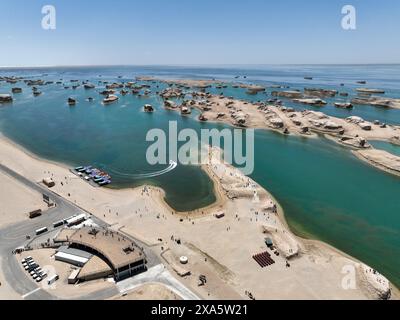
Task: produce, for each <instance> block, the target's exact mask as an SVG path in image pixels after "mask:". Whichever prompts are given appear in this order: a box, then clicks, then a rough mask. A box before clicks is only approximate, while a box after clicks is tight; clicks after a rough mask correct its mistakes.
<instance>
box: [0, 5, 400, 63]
mask: <svg viewBox="0 0 400 320" xmlns="http://www.w3.org/2000/svg"><path fill="white" fill-rule="evenodd" d="M47 4H50V5H54V6H55V8H56V10H57V11H56V12H57V29H56V30H54V31H48V30H43V29H42V28H41V20H42V17H43V15H42V14H41V9H42V6H44V5H47ZM346 4H351V5H353V6H355V8H356V9H357V29H356V30H352V31H346V30H343V29H342V28H341V19H342V17H343V15H342V14H341V9H342V7H343V6H344V5H346ZM399 35H400V1H398V0H385V1H380V0H344V1H342V0H304V1H300V0H279V1H278V0H276V1H270V0H247V1H245V0H242V1H239V0H201V1H195V0H146V1H137V0H114V1H109V0H108V1H104V0H97V1H93V0H46V1H41V0H1V1H0V39H1V50H0V66H38V65H87V64H89V65H100V64H107V65H123V64H135V65H140V64H169V65H177V64H191V65H194V64H195V65H200V64H320V63H337V64H341V63H400V41H399Z"/></svg>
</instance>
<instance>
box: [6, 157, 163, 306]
mask: <svg viewBox="0 0 400 320" xmlns="http://www.w3.org/2000/svg"><path fill="white" fill-rule="evenodd" d="M0 171H2V172H4V173H5V174H7V175H9V176H11V177H13V178H15V179H16V180H18V181H19V182H20V183H22V184H24V185H25V186H27V187H29V188H31V189H33V190H35V191H37V192H39V193H41V194H46V195H48V196H49V197H50V199H51V200H52V201H53V202H54V203H55V204H56V206H55V207H54V208H51V209H49V210H48V211H46V212H45V213H43V214H42V215H41V216H40V217H38V218H35V219H32V220H28V221H23V222H19V223H16V224H14V225H11V226H8V227H5V228H3V229H0V256H1V257H2V261H1V262H2V265H1V268H2V270H3V273H4V276H5V277H6V279H7V282H8V283H9V284H10V285H11V286H12V287H13V289H14V290H15V291H16V292H17V293H19V294H20V295H21V296H22V297H23V298H24V299H40V300H41V299H57V297H54V296H52V295H51V294H50V293H49V292H47V291H45V290H42V289H40V286H38V285H37V284H36V283H35V282H33V281H32V280H31V279H30V278H29V277H28V276H27V273H26V272H24V270H23V269H22V268H21V266H20V265H19V264H20V261H18V260H17V259H16V257H15V255H13V254H12V251H13V250H14V249H16V248H18V247H20V246H22V245H24V244H25V243H26V242H27V240H26V236H27V235H30V236H34V235H35V231H36V230H38V229H39V228H42V227H48V228H49V230H50V231H51V230H52V229H53V228H52V225H53V223H54V222H57V221H60V220H63V219H65V218H68V217H70V216H72V215H75V214H81V213H86V214H88V212H85V211H84V210H82V209H81V208H79V207H77V206H76V205H74V204H73V203H71V202H69V201H67V200H66V199H64V198H62V197H61V196H59V195H57V194H55V193H53V192H52V191H50V190H49V189H47V188H46V187H44V186H41V185H39V184H37V183H35V182H32V181H30V180H29V179H27V178H25V177H23V176H21V175H20V174H18V173H16V172H15V171H13V170H11V169H9V168H8V167H6V166H4V165H2V164H0ZM91 218H92V220H94V222H95V223H96V224H98V225H100V226H108V225H107V224H106V223H105V222H104V221H102V220H100V219H98V218H96V217H93V216H91ZM133 241H135V242H138V244H139V245H140V246H142V247H143V248H144V250H145V252H146V254H147V255H148V257H149V258H150V259H149V260H150V264H149V267H151V266H153V265H155V264H157V263H159V260H158V257H157V256H156V255H155V254H154V253H153V252H152V250H151V249H150V248H148V247H147V246H146V245H145V244H143V243H140V242H139V241H137V240H136V239H133ZM116 294H118V290H117V288H116V287H114V288H109V289H105V290H102V291H97V292H95V293H92V294H89V295H87V296H84V297H81V299H96V300H101V299H106V298H109V297H112V296H114V295H116Z"/></svg>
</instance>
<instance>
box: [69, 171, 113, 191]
mask: <svg viewBox="0 0 400 320" xmlns="http://www.w3.org/2000/svg"><path fill="white" fill-rule="evenodd" d="M70 171H71V172H72V173H73V174H75V175H76V176H77V177H79V178H81V179H83V180H85V181H86V182H87V183H89V184H90V185H91V186H93V187H104V186H107V185H109V184H111V176H110V175H109V174H108V173H107V172H104V171H102V170H100V169H98V168H94V167H92V166H79V167H76V168H73V169H70Z"/></svg>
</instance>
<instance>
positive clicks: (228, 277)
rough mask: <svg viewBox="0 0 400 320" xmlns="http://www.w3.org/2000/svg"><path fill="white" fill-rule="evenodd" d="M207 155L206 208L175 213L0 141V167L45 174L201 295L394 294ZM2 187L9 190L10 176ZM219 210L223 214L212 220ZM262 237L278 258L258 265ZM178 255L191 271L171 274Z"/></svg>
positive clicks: (155, 194)
mask: <svg viewBox="0 0 400 320" xmlns="http://www.w3.org/2000/svg"><path fill="white" fill-rule="evenodd" d="M209 152H210V153H209V159H210V162H209V163H208V164H207V165H205V166H204V168H203V170H205V172H206V173H207V174H208V175H209V176H210V177H211V178H212V180H213V182H214V185H215V190H216V193H217V194H218V196H217V199H218V200H217V202H216V203H215V204H213V205H211V206H210V207H208V208H205V209H200V210H196V212H194V213H190V212H185V213H183V212H176V211H175V210H173V209H172V208H171V207H169V206H168V205H166V203H165V201H164V196H165V194H164V192H163V190H161V189H159V188H155V187H151V186H142V187H139V188H135V189H125V190H111V189H105V188H93V187H92V186H90V185H89V184H87V183H85V182H84V181H83V180H82V179H77V178H76V176H75V175H73V174H72V173H71V172H70V171H69V170H68V167H67V166H64V165H60V164H58V163H53V162H49V161H46V160H43V159H40V158H38V157H35V156H33V155H31V154H29V153H27V152H25V151H24V150H23V149H22V148H20V147H18V146H17V145H15V144H14V143H11V142H10V141H9V140H7V139H6V138H4V137H2V138H1V139H0V158H1V164H2V165H4V166H7V167H9V168H11V169H12V170H14V171H16V172H18V173H19V174H21V175H23V176H25V177H27V178H29V179H30V180H32V181H37V182H40V181H41V180H42V179H43V178H44V177H52V179H53V180H54V181H55V182H56V185H55V187H54V188H53V189H52V191H53V192H55V193H56V194H58V195H60V196H62V197H63V198H66V199H68V200H69V201H71V202H72V203H74V204H76V205H77V206H79V207H82V208H84V209H85V210H87V211H88V212H90V213H92V214H93V215H94V216H98V217H101V218H102V219H104V220H105V221H106V222H107V223H109V224H110V225H112V228H113V229H115V230H120V231H123V232H125V233H127V234H130V235H132V236H134V237H135V238H137V239H139V240H141V241H143V242H145V243H146V244H148V245H150V246H152V248H153V249H154V251H155V252H157V254H158V255H160V257H162V259H163V261H164V262H165V265H166V266H167V268H168V269H170V270H171V273H173V274H174V275H175V277H177V278H178V279H179V281H182V283H184V284H185V285H186V286H187V287H189V288H190V289H191V290H193V292H195V293H196V294H198V295H199V296H200V297H202V298H204V299H237V298H240V299H248V298H249V294H251V296H252V297H254V298H256V299H381V298H387V297H388V294H389V291H390V292H391V298H392V299H398V297H399V295H398V290H397V289H396V288H395V287H393V286H392V285H390V283H389V282H388V281H387V280H386V278H384V277H383V276H381V275H379V274H378V273H377V272H375V271H373V270H372V269H371V268H369V267H367V266H366V265H364V264H363V263H361V262H359V261H357V260H355V259H354V258H351V257H349V256H347V255H345V254H343V253H342V252H340V251H338V250H336V249H333V248H332V247H330V246H328V245H326V244H324V243H321V242H319V241H311V240H304V239H301V238H298V237H296V236H295V235H294V234H293V233H292V232H291V231H290V230H289V229H288V227H287V224H286V222H285V219H284V212H283V210H282V208H281V207H280V205H279V203H277V202H276V200H275V199H274V198H273V197H272V196H271V195H270V194H269V193H268V191H267V190H265V189H263V188H262V187H260V186H259V185H258V184H257V183H256V182H255V181H253V180H251V179H250V178H248V177H245V176H243V175H242V174H241V172H240V171H239V170H238V169H235V168H234V167H232V166H230V165H227V164H226V163H223V162H222V161H221V160H220V151H219V150H218V149H211V150H209ZM9 184H10V188H13V187H14V186H13V184H14V182H13V181H12V180H10V181H9ZM15 185H17V183H15ZM4 200H5V201H4V205H3V206H4V209H5V210H6V212H11V211H8V208H12V206H13V203H14V198H13V197H9V198H8V199H4ZM221 212H222V213H223V214H224V215H223V217H222V218H217V217H216V215H218V214H219V213H221ZM7 214H8V213H7ZM7 214H6V215H7ZM10 215H11V214H10ZM8 219H11V218H10V217H9V218H8ZM15 219H16V220H15V221H23V220H24V219H26V218H24V217H22V216H21V217H18V218H15ZM2 221H6V222H7V221H11V220H2ZM6 222H2V223H6ZM1 227H4V225H1ZM266 237H269V238H271V239H272V241H273V243H274V246H275V247H276V249H275V251H277V252H279V256H277V255H274V253H273V251H271V252H270V254H271V255H272V258H273V260H274V261H275V263H274V264H273V265H271V266H269V267H267V268H260V266H259V265H258V264H257V263H256V261H254V260H253V259H252V256H253V255H255V254H258V253H261V252H262V251H265V250H266V249H265V243H264V239H265V238H266ZM160 239H161V241H160ZM177 239H179V240H180V241H179V244H178V242H177V241H176V240H177ZM267 250H269V249H267ZM183 255H184V256H187V257H188V259H189V263H188V264H187V265H185V266H184V267H183V268H184V269H186V270H190V271H191V276H187V277H180V276H179V275H178V273H177V270H178V271H179V272H180V273H181V272H182V267H181V266H180V265H179V257H181V256H183ZM288 265H289V266H288ZM346 270H347V271H346ZM348 270H354V271H355V276H356V278H355V279H356V287H355V288H351V289H349V288H347V289H344V288H346V284H345V283H344V282H343V281H344V280H343V279H344V277H345V276H346V272H348ZM200 274H206V275H207V279H208V284H207V285H206V286H204V287H198V286H197V276H198V275H200ZM345 279H346V278H345ZM1 282H2V286H1V291H3V292H4V290H7V294H12V292H8V291H9V290H10V289H9V288H8V287H7V286H4V285H3V283H4V280H3V281H1ZM11 291H12V290H11Z"/></svg>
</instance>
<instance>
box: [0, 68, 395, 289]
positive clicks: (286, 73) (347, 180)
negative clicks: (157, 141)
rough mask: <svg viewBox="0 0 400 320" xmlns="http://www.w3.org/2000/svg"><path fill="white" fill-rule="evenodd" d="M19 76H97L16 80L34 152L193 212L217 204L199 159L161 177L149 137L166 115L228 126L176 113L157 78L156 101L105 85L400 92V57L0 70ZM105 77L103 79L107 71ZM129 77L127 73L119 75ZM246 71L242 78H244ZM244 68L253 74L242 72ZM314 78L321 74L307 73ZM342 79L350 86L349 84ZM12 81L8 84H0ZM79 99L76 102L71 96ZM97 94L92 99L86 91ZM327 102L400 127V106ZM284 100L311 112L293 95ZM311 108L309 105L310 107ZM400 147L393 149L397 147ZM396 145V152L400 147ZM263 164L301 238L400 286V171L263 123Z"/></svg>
mask: <svg viewBox="0 0 400 320" xmlns="http://www.w3.org/2000/svg"><path fill="white" fill-rule="evenodd" d="M5 75H17V76H24V77H29V78H41V79H45V80H49V81H50V80H52V81H58V80H59V79H63V80H62V81H63V83H68V84H70V83H69V81H70V80H73V79H77V80H80V81H82V80H89V81H90V82H91V83H93V84H95V85H96V86H97V88H96V90H85V89H83V87H80V88H78V89H76V90H73V89H72V88H69V89H64V86H63V85H57V84H51V85H47V86H44V87H40V88H39V89H40V90H41V91H42V92H43V94H42V95H41V96H38V97H36V98H34V97H33V95H32V92H31V88H29V87H27V86H25V84H22V83H19V84H17V85H14V86H19V87H22V88H23V93H22V94H15V95H14V99H15V100H14V103H13V104H10V105H3V106H0V131H1V132H2V133H3V134H4V135H6V136H7V137H9V138H10V139H12V140H14V141H16V142H17V143H19V144H21V145H22V146H23V147H25V148H27V149H28V150H30V151H31V152H33V153H35V154H37V155H39V156H41V157H44V158H47V159H50V160H54V161H59V162H63V163H66V164H69V165H71V166H77V165H86V164H91V165H96V166H99V167H101V168H104V169H105V170H106V171H108V172H110V174H111V175H112V177H113V185H112V187H113V188H126V187H132V186H138V185H142V184H144V183H147V184H152V185H156V186H160V187H162V188H163V189H165V191H166V194H167V195H166V200H167V202H168V203H169V204H170V205H171V206H172V207H174V208H175V209H177V210H181V211H187V210H192V209H196V208H201V207H203V206H206V205H208V204H210V203H212V202H213V201H215V196H214V194H213V191H212V186H213V185H212V182H211V181H210V179H209V178H208V176H207V175H206V174H205V173H204V172H203V171H202V170H201V169H200V168H199V167H196V166H184V165H178V166H177V168H176V169H174V170H172V171H170V172H168V173H166V174H163V175H155V176H153V175H152V173H156V172H158V171H160V170H165V169H166V167H168V166H162V165H160V166H150V165H149V164H148V163H147V161H146V150H147V148H148V146H149V145H150V143H149V142H146V139H145V138H146V134H147V132H148V130H150V129H152V128H161V129H164V130H165V131H168V124H169V121H177V122H178V127H179V128H180V129H182V128H193V129H195V130H196V131H198V132H199V130H200V129H202V128H221V129H222V128H228V127H226V126H224V125H217V124H208V123H200V122H198V121H197V120H196V119H195V114H194V115H192V116H191V117H186V118H183V117H181V116H180V114H179V113H178V112H173V111H167V110H165V109H164V108H163V106H162V104H161V100H160V99H159V98H157V95H155V94H154V93H155V92H156V91H161V90H162V89H163V88H164V87H165V85H164V84H162V83H154V84H152V88H151V90H152V92H153V94H152V95H150V96H149V97H148V98H143V97H142V98H140V97H137V96H133V95H126V96H120V100H119V102H118V103H116V104H113V105H110V106H106V107H105V106H103V105H102V104H101V99H102V96H100V95H99V94H98V93H97V90H98V91H100V90H101V88H103V87H104V85H103V87H102V85H99V81H110V82H112V81H118V82H120V81H125V82H127V81H133V80H134V78H135V76H143V75H147V76H156V77H161V78H190V79H213V78H216V79H221V80H229V81H241V82H250V83H256V84H261V85H264V86H271V85H276V84H279V85H286V86H290V88H291V89H304V87H318V88H329V89H337V90H339V91H340V92H348V93H349V95H350V96H349V97H348V99H351V97H352V96H354V95H355V91H354V89H355V88H357V87H360V85H357V84H356V81H359V80H366V81H367V82H368V83H367V85H364V86H365V87H370V88H382V89H385V90H386V94H385V96H389V97H396V98H400V66H398V65H392V66H391V65H384V66H252V67H245V66H243V67H241V66H235V67H233V66H232V67H227V66H225V67H218V68H217V67H202V68H200V67H81V68H46V69H44V68H43V69H12V70H10V69H7V70H0V76H5ZM100 75H101V76H100ZM119 76H121V77H122V78H118V77H119ZM236 76H240V79H235V77H236ZM244 76H246V78H244ZM304 76H311V77H313V80H311V81H309V80H304ZM341 83H343V84H344V86H340V84H341ZM12 87H13V86H12V85H9V84H6V83H3V82H1V83H0V93H10V92H11V88H12ZM272 90H276V89H267V94H264V93H262V94H258V95H256V96H249V95H247V94H246V93H245V90H243V89H234V88H232V87H231V86H228V88H226V89H216V88H212V89H210V91H211V92H213V93H218V94H219V93H221V92H222V93H224V94H225V95H227V96H234V97H236V98H240V99H247V100H249V101H258V100H266V99H268V97H269V94H270V92H271V91H272ZM68 97H73V98H76V99H77V101H78V103H77V105H76V106H75V107H69V106H68V105H67V103H66V101H67V99H68ZM88 97H93V98H94V99H95V100H94V101H93V102H88V101H86V99H87V98H88ZM327 100H328V105H327V106H325V107H322V108H321V107H319V108H314V109H315V110H320V111H323V112H325V113H327V114H329V115H332V116H337V117H343V118H344V117H348V116H350V115H357V116H360V117H363V118H365V119H366V120H370V121H373V120H380V121H382V122H386V123H389V124H400V110H389V109H383V108H375V107H370V106H356V107H355V108H354V109H353V110H350V111H348V110H342V109H337V108H335V107H334V106H333V105H332V103H333V102H334V101H339V100H340V98H338V97H337V98H336V99H327ZM146 103H150V104H152V105H153V106H154V107H155V109H156V110H155V113H154V114H146V113H144V112H143V105H144V104H146ZM285 105H288V106H293V107H295V108H296V109H299V110H301V109H304V105H296V104H294V103H291V102H289V101H285ZM311 109H312V107H311ZM373 143H374V145H375V146H376V147H377V148H382V149H385V148H389V150H388V149H386V150H388V151H389V152H392V153H394V154H396V152H397V151H396V150H398V149H399V148H400V147H396V146H391V145H389V144H385V143H379V142H373ZM390 148H393V149H390ZM396 148H397V149H396ZM255 150H256V153H255V171H254V173H253V174H252V175H251V177H252V178H253V179H254V180H256V181H257V182H258V183H260V184H261V185H262V186H263V187H265V188H266V189H268V190H269V191H270V192H271V193H272V194H273V195H274V196H275V197H276V198H277V200H278V201H279V202H280V203H281V205H282V206H283V208H284V210H285V214H286V218H287V220H288V223H289V225H290V226H291V228H292V229H293V230H294V231H295V232H296V233H297V234H299V235H302V236H306V237H310V238H315V239H320V240H323V241H325V242H327V243H329V244H331V245H333V246H335V247H337V248H338V249H341V250H343V251H344V252H346V253H348V254H350V255H352V256H354V257H356V258H358V259H360V260H362V261H364V262H366V263H367V264H369V265H371V266H372V267H375V268H376V269H377V270H379V271H380V272H381V273H383V274H384V275H386V276H387V277H388V278H390V280H391V281H393V282H394V283H395V284H396V285H397V286H400V271H399V270H400V259H399V256H400V200H399V195H400V179H399V178H397V177H393V176H391V175H389V174H386V173H384V172H381V171H379V170H377V169H375V168H373V167H371V166H369V165H368V164H365V163H363V162H361V161H359V160H358V159H356V158H355V157H354V156H353V155H352V154H351V153H350V152H349V150H348V149H345V148H343V147H341V146H339V145H336V144H334V143H332V142H330V141H328V140H326V139H323V138H321V139H306V138H299V137H291V136H289V137H287V136H282V135H280V134H276V133H273V132H269V131H264V130H257V131H256V135H255Z"/></svg>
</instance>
